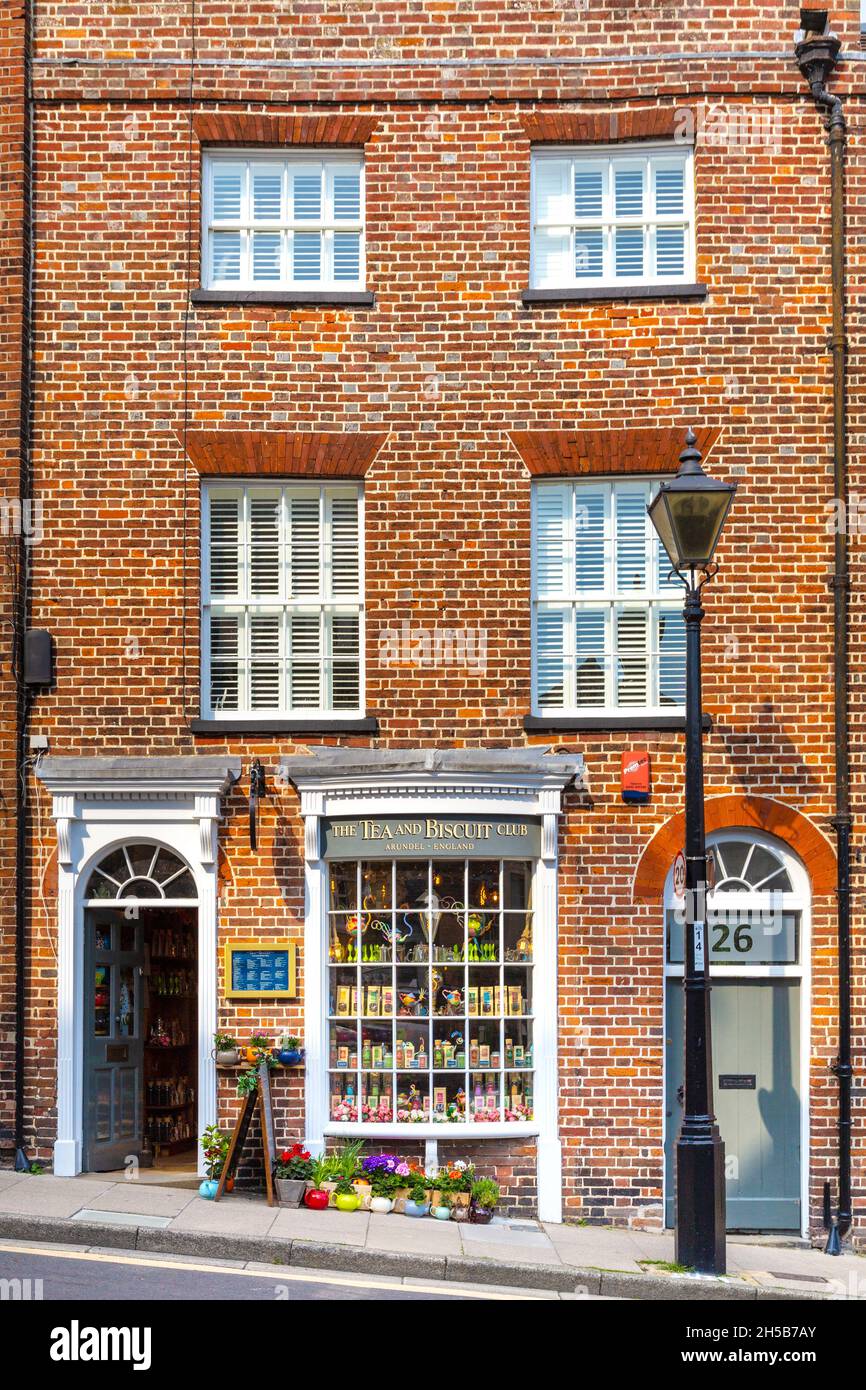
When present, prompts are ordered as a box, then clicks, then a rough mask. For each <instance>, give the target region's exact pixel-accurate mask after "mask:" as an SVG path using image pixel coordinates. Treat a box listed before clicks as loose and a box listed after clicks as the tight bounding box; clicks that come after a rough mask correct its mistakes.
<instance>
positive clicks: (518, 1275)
mask: <svg viewBox="0 0 866 1390" xmlns="http://www.w3.org/2000/svg"><path fill="white" fill-rule="evenodd" d="M133 1232H134V1233H135V1246H134V1248H135V1250H136V1251H138V1252H142V1253H143V1252H148V1253H150V1252H154V1253H160V1252H162V1253H165V1254H170V1255H171V1254H174V1255H184V1256H190V1255H197V1256H201V1257H204V1258H212V1257H217V1258H222V1259H233V1260H241V1261H244V1262H246V1261H250V1260H255V1261H256V1262H259V1263H263V1264H267V1265H269V1266H271V1267H275V1268H279V1267H280V1266H283V1267H285V1266H289V1267H290V1266H292V1265H295V1266H298V1267H300V1268H306V1269H333V1270H342V1271H348V1272H352V1273H358V1274H361V1273H366V1274H381V1275H391V1276H394V1277H397V1278H403V1277H406V1276H413V1275H414V1276H417V1277H421V1278H428V1279H435V1280H437V1281H443V1280H446V1281H447V1280H451V1281H454V1282H456V1283H460V1284H467V1283H475V1284H484V1285H491V1286H493V1285H498V1286H500V1287H503V1286H507V1287H512V1288H524V1289H547V1290H552V1291H554V1292H559V1293H568V1294H575V1293H576V1294H578V1295H580V1294H581V1293H585V1294H595V1295H599V1294H600V1295H602V1296H603V1297H608V1298H624V1299H629V1300H640V1301H643V1300H651V1301H659V1300H660V1301H670V1300H672V1299H675V1300H677V1301H681V1300H714V1301H716V1300H722V1301H733V1300H737V1301H743V1300H748V1301H753V1302H754V1301H755V1300H758V1301H763V1300H779V1299H784V1300H789V1299H791V1298H793V1297H796V1298H797V1299H799V1300H803V1299H805V1300H812V1301H825V1300H826V1298H827V1295H825V1294H821V1293H817V1292H813V1291H812V1290H808V1291H807V1290H806V1289H804V1288H803V1287H802V1285H800V1287H799V1288H798V1290H797V1291H796V1293H795V1292H794V1290H793V1289H782V1288H779V1287H778V1286H774V1287H771V1288H762V1287H760V1286H759V1285H758V1284H757V1282H751V1281H747V1280H745V1279H742V1280H741V1279H737V1280H733V1279H730V1278H728V1279H714V1278H712V1277H711V1276H708V1275H707V1276H702V1275H682V1274H680V1275H665V1276H659V1275H657V1274H630V1273H625V1272H621V1271H617V1270H605V1269H591V1268H588V1269H581V1268H578V1267H577V1266H575V1265H563V1264H559V1265H552V1264H551V1265H547V1264H521V1263H519V1262H517V1261H512V1260H508V1261H505V1260H490V1259H472V1258H468V1257H465V1256H463V1257H461V1256H456V1255H426V1254H412V1253H410V1252H401V1251H392V1250H367V1249H366V1248H359V1247H356V1246H341V1245H329V1244H327V1243H325V1242H320V1241H310V1240H296V1239H293V1240H278V1239H274V1238H273V1237H267V1236H259V1237H247V1236H237V1235H226V1234H220V1233H219V1232H215V1231H207V1232H205V1231H201V1232H199V1231H178V1230H169V1229H165V1230H160V1229H155V1228H154V1227H152V1226H138V1227H131V1226H118V1225H109V1224H107V1223H98V1222H96V1221H90V1222H84V1221H72V1220H70V1219H68V1218H62V1217H44V1216H26V1215H18V1214H16V1213H10V1212H0V1239H4V1240H9V1239H13V1238H15V1237H16V1236H17V1237H18V1238H19V1239H26V1240H34V1241H40V1242H45V1243H46V1244H47V1243H58V1244H61V1245H79V1246H80V1245H81V1243H82V1242H86V1244H87V1246H88V1247H91V1246H100V1247H102V1248H111V1249H116V1250H129V1249H130V1237H131V1235H132V1234H133Z"/></svg>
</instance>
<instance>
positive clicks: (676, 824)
mask: <svg viewBox="0 0 866 1390" xmlns="http://www.w3.org/2000/svg"><path fill="white" fill-rule="evenodd" d="M704 817H705V825H706V831H707V834H708V835H710V834H711V833H712V832H713V831H714V830H733V829H739V828H743V829H755V830H763V831H765V832H766V834H768V835H775V837H776V839H777V840H782V841H783V842H784V843H785V844H786V845H789V846H790V848H791V849H792V850H793V851H794V853H795V854H797V855H798V856H799V857H800V859H801V860H802V861H803V863H804V865H805V866H806V869H807V871H808V873H809V878H810V879H811V883H812V892H813V893H814V894H816V895H817V894H820V893H832V892H833V891H834V889H835V887H836V855H835V853H834V850H833V847H832V845H831V843H830V841H829V840H828V839H827V837H826V835H824V833H823V832H822V831H821V830H819V829H818V827H817V826H816V825H815V823H814V822H813V821H811V820H809V818H808V816H804V815H803V813H802V811H796V810H795V809H794V808H793V806H786V805H785V804H784V802H782V801H773V800H772V798H770V797H767V796H742V795H739V796H734V795H731V796H714V797H709V798H708V800H707V802H706V805H705V808H704ZM684 831H685V813H684V812H683V811H679V812H678V813H677V814H676V815H675V816H671V817H670V819H669V820H666V821H665V823H664V825H660V826H659V828H658V830H657V831H656V832H655V834H654V835H653V837H652V839H651V840H650V841H649V843H648V844H647V846H646V848H645V849H644V851H643V853H642V855H641V857H640V859H639V860H638V865H637V869H636V870H635V876H634V882H633V884H632V898H633V899H634V901H635V902H645V903H659V902H661V900H662V897H663V894H664V890H665V879H666V878H667V875H668V870H669V869H670V867H671V864H672V863H673V861H674V859H675V857H676V853H677V850H679V849H682V846H683V835H684Z"/></svg>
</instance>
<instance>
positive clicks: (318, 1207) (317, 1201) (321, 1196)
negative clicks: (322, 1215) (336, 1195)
mask: <svg viewBox="0 0 866 1390" xmlns="http://www.w3.org/2000/svg"><path fill="white" fill-rule="evenodd" d="M330 1198H331V1194H330V1192H325V1191H324V1189H323V1188H321V1187H309V1188H307V1191H306V1194H305V1196H304V1206H305V1207H309V1208H310V1211H324V1210H325V1208H326V1207H327V1205H328V1202H329V1201H330Z"/></svg>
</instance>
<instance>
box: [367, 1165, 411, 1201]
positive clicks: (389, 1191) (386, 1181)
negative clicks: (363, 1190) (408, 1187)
mask: <svg viewBox="0 0 866 1390" xmlns="http://www.w3.org/2000/svg"><path fill="white" fill-rule="evenodd" d="M404 1181H405V1180H404V1179H403V1178H401V1177H400V1176H399V1175H398V1174H397V1173H389V1172H388V1170H387V1169H386V1168H377V1170H376V1172H375V1173H373V1175H372V1177H371V1179H370V1189H371V1192H372V1194H373V1196H374V1197H393V1196H394V1193H395V1192H396V1191H397V1189H398V1188H400V1187H402V1186H403V1184H404Z"/></svg>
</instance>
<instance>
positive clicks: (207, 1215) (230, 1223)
mask: <svg viewBox="0 0 866 1390" xmlns="http://www.w3.org/2000/svg"><path fill="white" fill-rule="evenodd" d="M2 1196H3V1194H2V1192H0V1198H2ZM279 1210H280V1208H279V1207H269V1206H268V1205H267V1203H266V1202H257V1201H253V1200H250V1199H249V1198H246V1197H231V1196H230V1197H226V1198H224V1199H223V1200H222V1201H221V1202H219V1203H217V1202H210V1201H206V1200H205V1199H204V1198H203V1197H199V1199H198V1201H197V1202H190V1204H189V1206H187V1207H184V1209H183V1211H182V1212H181V1213H180V1214H179V1215H178V1216H176V1217H175V1218H174V1220H173V1221H172V1223H171V1225H170V1226H169V1227H168V1229H169V1230H171V1231H214V1232H218V1233H219V1234H220V1235H223V1234H225V1235H241V1236H264V1235H267V1234H268V1232H269V1231H270V1229H271V1227H272V1226H273V1224H274V1221H275V1220H276V1218H277V1214H278V1212H279Z"/></svg>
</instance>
